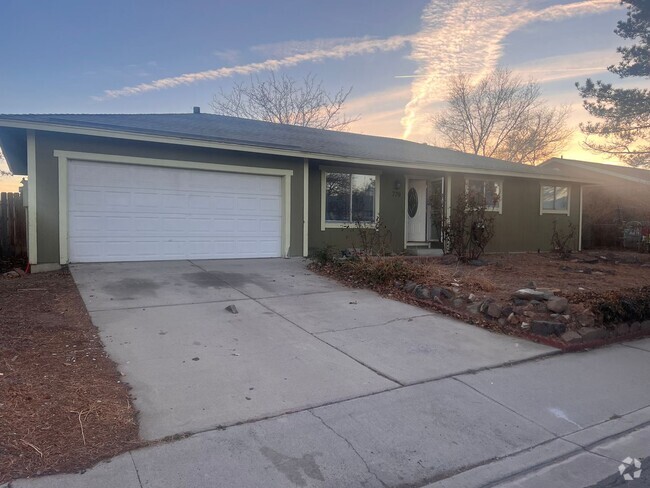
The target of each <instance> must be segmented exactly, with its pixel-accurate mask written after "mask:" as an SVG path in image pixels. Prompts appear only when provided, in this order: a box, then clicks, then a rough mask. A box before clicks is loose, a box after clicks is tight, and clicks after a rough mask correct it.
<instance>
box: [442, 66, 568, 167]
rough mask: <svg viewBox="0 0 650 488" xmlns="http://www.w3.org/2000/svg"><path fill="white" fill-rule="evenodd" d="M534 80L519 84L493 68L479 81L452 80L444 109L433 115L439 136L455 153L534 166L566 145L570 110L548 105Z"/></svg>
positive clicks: (506, 71)
mask: <svg viewBox="0 0 650 488" xmlns="http://www.w3.org/2000/svg"><path fill="white" fill-rule="evenodd" d="M540 97H541V90H540V87H539V85H538V84H537V83H534V82H532V81H530V82H527V83H524V82H522V81H521V79H520V78H518V77H516V76H514V75H513V74H512V73H511V72H510V71H508V70H496V71H494V72H493V73H491V74H490V75H488V76H487V77H485V78H483V79H482V80H480V81H479V82H478V83H473V80H472V77H471V76H469V75H466V74H459V75H457V76H456V77H455V78H453V80H452V83H451V88H450V91H449V95H448V97H447V108H446V109H445V110H443V111H442V112H441V113H439V114H438V115H436V116H434V117H433V123H434V125H435V127H436V129H437V131H438V133H439V134H440V136H441V139H442V140H443V141H444V143H446V144H447V145H448V146H449V147H450V148H452V149H457V150H459V151H463V152H468V153H473V154H480V155H481V156H488V157H493V158H499V159H505V160H507V161H513V162H516V163H522V164H537V163H539V162H542V161H545V160H546V159H548V158H550V157H552V156H555V155H557V154H558V153H559V152H561V151H562V150H563V149H564V148H565V147H566V145H567V143H568V141H569V138H570V137H571V134H572V131H571V130H569V129H568V128H567V118H568V115H569V110H568V108H566V107H560V108H550V107H548V106H546V105H545V104H544V103H543V101H542V100H541V99H540Z"/></svg>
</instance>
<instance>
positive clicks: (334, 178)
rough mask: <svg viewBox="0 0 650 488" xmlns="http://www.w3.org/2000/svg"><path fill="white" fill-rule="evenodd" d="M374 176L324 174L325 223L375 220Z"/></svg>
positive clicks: (375, 178)
mask: <svg viewBox="0 0 650 488" xmlns="http://www.w3.org/2000/svg"><path fill="white" fill-rule="evenodd" d="M376 180H377V177H376V176H375V175H361V174H351V173H324V184H325V188H324V193H325V202H324V203H325V219H324V220H325V223H327V224H350V223H352V222H356V221H357V220H358V221H360V222H373V221H374V220H375V217H376V215H375V212H376V207H375V193H376V192H375V187H376Z"/></svg>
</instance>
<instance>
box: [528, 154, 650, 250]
mask: <svg viewBox="0 0 650 488" xmlns="http://www.w3.org/2000/svg"><path fill="white" fill-rule="evenodd" d="M539 167H540V168H541V169H557V170H561V171H563V172H564V173H565V174H567V175H572V176H574V177H586V178H589V179H591V180H594V181H595V182H597V184H595V185H590V186H585V188H584V192H583V196H584V203H583V215H584V216H583V234H582V246H583V247H584V248H586V249H588V248H595V247H620V246H626V247H628V246H629V245H630V242H628V241H629V240H630V239H626V233H629V232H634V231H635V230H634V229H633V228H626V226H627V227H629V226H631V227H637V226H638V227H639V229H638V230H637V231H636V232H642V233H645V234H646V235H647V233H648V228H650V170H647V169H641V168H632V167H629V166H617V165H613V164H602V163H590V162H587V161H576V160H572V159H560V158H553V159H549V160H548V161H546V162H544V163H543V164H542V165H540V166H539ZM632 247H634V246H632Z"/></svg>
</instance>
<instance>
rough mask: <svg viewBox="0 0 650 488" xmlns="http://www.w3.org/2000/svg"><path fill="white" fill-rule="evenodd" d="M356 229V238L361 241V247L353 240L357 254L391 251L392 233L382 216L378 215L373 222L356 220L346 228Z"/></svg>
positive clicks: (375, 253) (364, 254) (377, 254)
mask: <svg viewBox="0 0 650 488" xmlns="http://www.w3.org/2000/svg"><path fill="white" fill-rule="evenodd" d="M351 228H352V229H354V230H355V231H356V238H357V239H355V240H357V241H358V243H359V249H357V247H356V245H355V240H353V241H352V243H351V244H352V249H353V250H354V253H355V254H356V255H362V256H364V257H368V256H385V255H386V254H388V253H389V252H390V244H391V240H392V234H391V232H390V230H389V229H388V227H387V226H386V224H385V223H384V221H383V220H382V218H381V216H380V215H378V216H377V218H376V219H375V220H374V221H373V222H370V223H369V222H362V221H361V220H358V219H357V220H355V221H354V224H352V226H349V225H348V226H345V227H344V229H345V230H349V229H351Z"/></svg>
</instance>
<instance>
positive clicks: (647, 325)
mask: <svg viewBox="0 0 650 488" xmlns="http://www.w3.org/2000/svg"><path fill="white" fill-rule="evenodd" d="M641 332H643V333H644V334H647V333H650V320H644V321H643V322H641Z"/></svg>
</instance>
